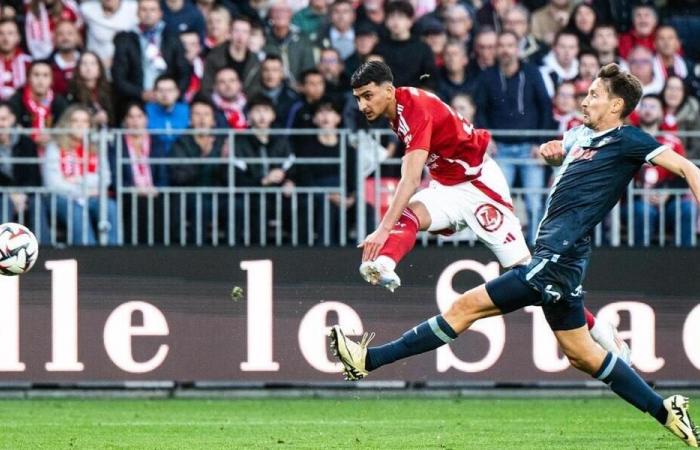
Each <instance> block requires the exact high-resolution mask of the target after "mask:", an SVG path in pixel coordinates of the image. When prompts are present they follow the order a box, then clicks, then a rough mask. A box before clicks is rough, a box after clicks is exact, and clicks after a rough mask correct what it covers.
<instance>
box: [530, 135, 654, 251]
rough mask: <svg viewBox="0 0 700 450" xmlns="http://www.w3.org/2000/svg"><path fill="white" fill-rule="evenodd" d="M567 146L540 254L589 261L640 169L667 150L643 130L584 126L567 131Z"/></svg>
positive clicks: (546, 215) (539, 237) (543, 228)
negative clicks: (594, 239) (597, 234)
mask: <svg viewBox="0 0 700 450" xmlns="http://www.w3.org/2000/svg"><path fill="white" fill-rule="evenodd" d="M563 146H564V151H565V152H566V157H565V158H564V161H563V163H562V167H561V169H560V171H559V174H558V175H557V177H556V179H555V181H554V186H552V190H551V192H550V193H549V197H548V198H547V207H546V209H545V213H544V218H543V219H542V221H541V222H540V228H539V231H538V234H537V241H536V251H537V249H540V250H542V249H546V250H549V251H551V252H553V253H554V254H558V255H564V256H570V257H574V258H577V257H586V256H587V255H588V254H589V252H590V242H591V233H592V231H593V228H594V227H595V226H596V225H597V224H598V223H599V222H600V221H601V220H603V218H604V217H605V215H606V214H607V213H608V212H609V211H610V210H611V209H612V208H613V207H614V206H615V204H616V203H617V201H618V200H619V199H620V197H621V196H622V194H623V193H624V192H625V189H626V188H627V185H628V184H629V182H630V181H631V180H632V178H633V177H634V175H635V174H636V173H637V171H638V170H639V168H640V166H641V165H642V164H643V163H644V162H645V161H651V159H652V158H654V157H655V156H657V155H658V154H659V153H661V152H662V151H664V150H665V149H666V148H667V147H665V146H661V145H660V144H659V143H658V142H657V141H656V139H654V138H653V137H652V136H651V135H649V134H648V133H646V132H644V131H642V130H640V129H639V128H635V127H631V126H621V127H618V128H614V129H612V130H607V131H603V132H600V133H596V132H594V131H593V130H591V129H590V128H587V127H586V126H584V125H580V126H578V127H576V128H573V129H571V130H569V131H568V132H566V133H565V134H564V141H563Z"/></svg>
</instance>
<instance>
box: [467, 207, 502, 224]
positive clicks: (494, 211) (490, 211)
mask: <svg viewBox="0 0 700 450" xmlns="http://www.w3.org/2000/svg"><path fill="white" fill-rule="evenodd" d="M474 215H475V216H476V220H477V221H478V222H479V225H481V228H483V229H484V230H486V231H496V230H498V229H499V228H501V225H503V213H501V211H499V210H498V208H496V207H495V206H493V205H492V204H490V203H484V204H483V205H481V206H479V207H478V208H476V212H474Z"/></svg>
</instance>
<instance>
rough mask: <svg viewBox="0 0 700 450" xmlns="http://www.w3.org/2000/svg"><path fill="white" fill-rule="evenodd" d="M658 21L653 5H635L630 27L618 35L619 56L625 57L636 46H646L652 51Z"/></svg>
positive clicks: (653, 49) (654, 48)
mask: <svg viewBox="0 0 700 450" xmlns="http://www.w3.org/2000/svg"><path fill="white" fill-rule="evenodd" d="M658 23H659V16H658V15H657V14H656V10H655V9H654V7H653V6H650V5H638V6H635V7H634V9H633V10H632V29H631V30H630V31H628V32H627V33H625V34H623V35H622V36H620V46H619V47H618V51H619V53H620V56H622V57H623V58H624V59H627V56H628V55H629V54H630V52H631V51H632V49H633V48H635V47H638V46H642V47H646V48H648V49H649V50H651V51H652V52H654V51H655V50H656V47H655V44H654V40H655V39H656V25H658Z"/></svg>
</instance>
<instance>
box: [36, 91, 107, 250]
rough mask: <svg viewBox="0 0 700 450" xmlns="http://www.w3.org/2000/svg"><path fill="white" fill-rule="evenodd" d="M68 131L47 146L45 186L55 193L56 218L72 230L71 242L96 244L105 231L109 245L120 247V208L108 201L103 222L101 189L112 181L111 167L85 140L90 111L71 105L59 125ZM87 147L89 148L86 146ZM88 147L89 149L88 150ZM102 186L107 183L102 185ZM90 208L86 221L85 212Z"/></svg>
mask: <svg viewBox="0 0 700 450" xmlns="http://www.w3.org/2000/svg"><path fill="white" fill-rule="evenodd" d="M56 127H57V128H60V129H64V130H69V132H68V133H66V134H62V135H58V136H56V137H55V139H52V140H51V141H50V142H49V143H48V145H47V146H46V161H45V165H44V183H45V184H46V187H47V188H48V189H49V190H51V192H52V193H54V194H56V215H57V217H58V220H59V221H61V222H62V223H63V225H64V226H65V227H66V228H67V229H68V230H69V233H70V234H69V237H68V243H69V244H73V245H95V244H97V238H96V236H97V234H98V232H100V231H106V233H107V244H109V245H117V244H118V238H117V227H116V224H117V205H116V203H115V202H114V200H112V199H105V201H106V202H107V205H106V206H107V222H106V223H102V222H100V196H99V192H100V188H105V189H106V187H107V186H105V185H104V184H106V185H109V182H110V171H109V164H107V163H106V161H102V160H101V159H100V156H99V154H98V150H97V148H95V147H94V145H93V144H92V143H91V141H90V140H89V139H86V135H87V133H89V132H90V111H89V110H88V109H87V108H85V107H84V106H81V105H72V106H69V107H68V108H67V109H66V110H65V112H64V113H63V114H62V115H61V118H60V119H59V120H58V123H57V124H56ZM86 144H87V146H86ZM86 147H87V148H86ZM100 183H104V184H103V185H102V186H101V185H100ZM85 209H87V211H86V213H87V219H88V220H87V221H86V222H84V221H83V219H84V217H83V215H84V213H83V211H84V210H85Z"/></svg>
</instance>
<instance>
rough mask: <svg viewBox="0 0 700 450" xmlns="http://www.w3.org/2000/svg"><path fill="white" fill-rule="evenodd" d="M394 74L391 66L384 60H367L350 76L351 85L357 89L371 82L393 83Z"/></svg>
mask: <svg viewBox="0 0 700 450" xmlns="http://www.w3.org/2000/svg"><path fill="white" fill-rule="evenodd" d="M393 82H394V75H393V74H392V73H391V69H390V68H389V66H388V65H387V64H386V63H384V62H382V61H367V62H366V63H363V64H362V65H361V66H360V67H358V68H357V70H355V73H353V74H352V77H351V78H350V86H351V87H352V88H353V89H357V88H359V87H361V86H365V85H367V84H370V83H375V84H382V83H393Z"/></svg>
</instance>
